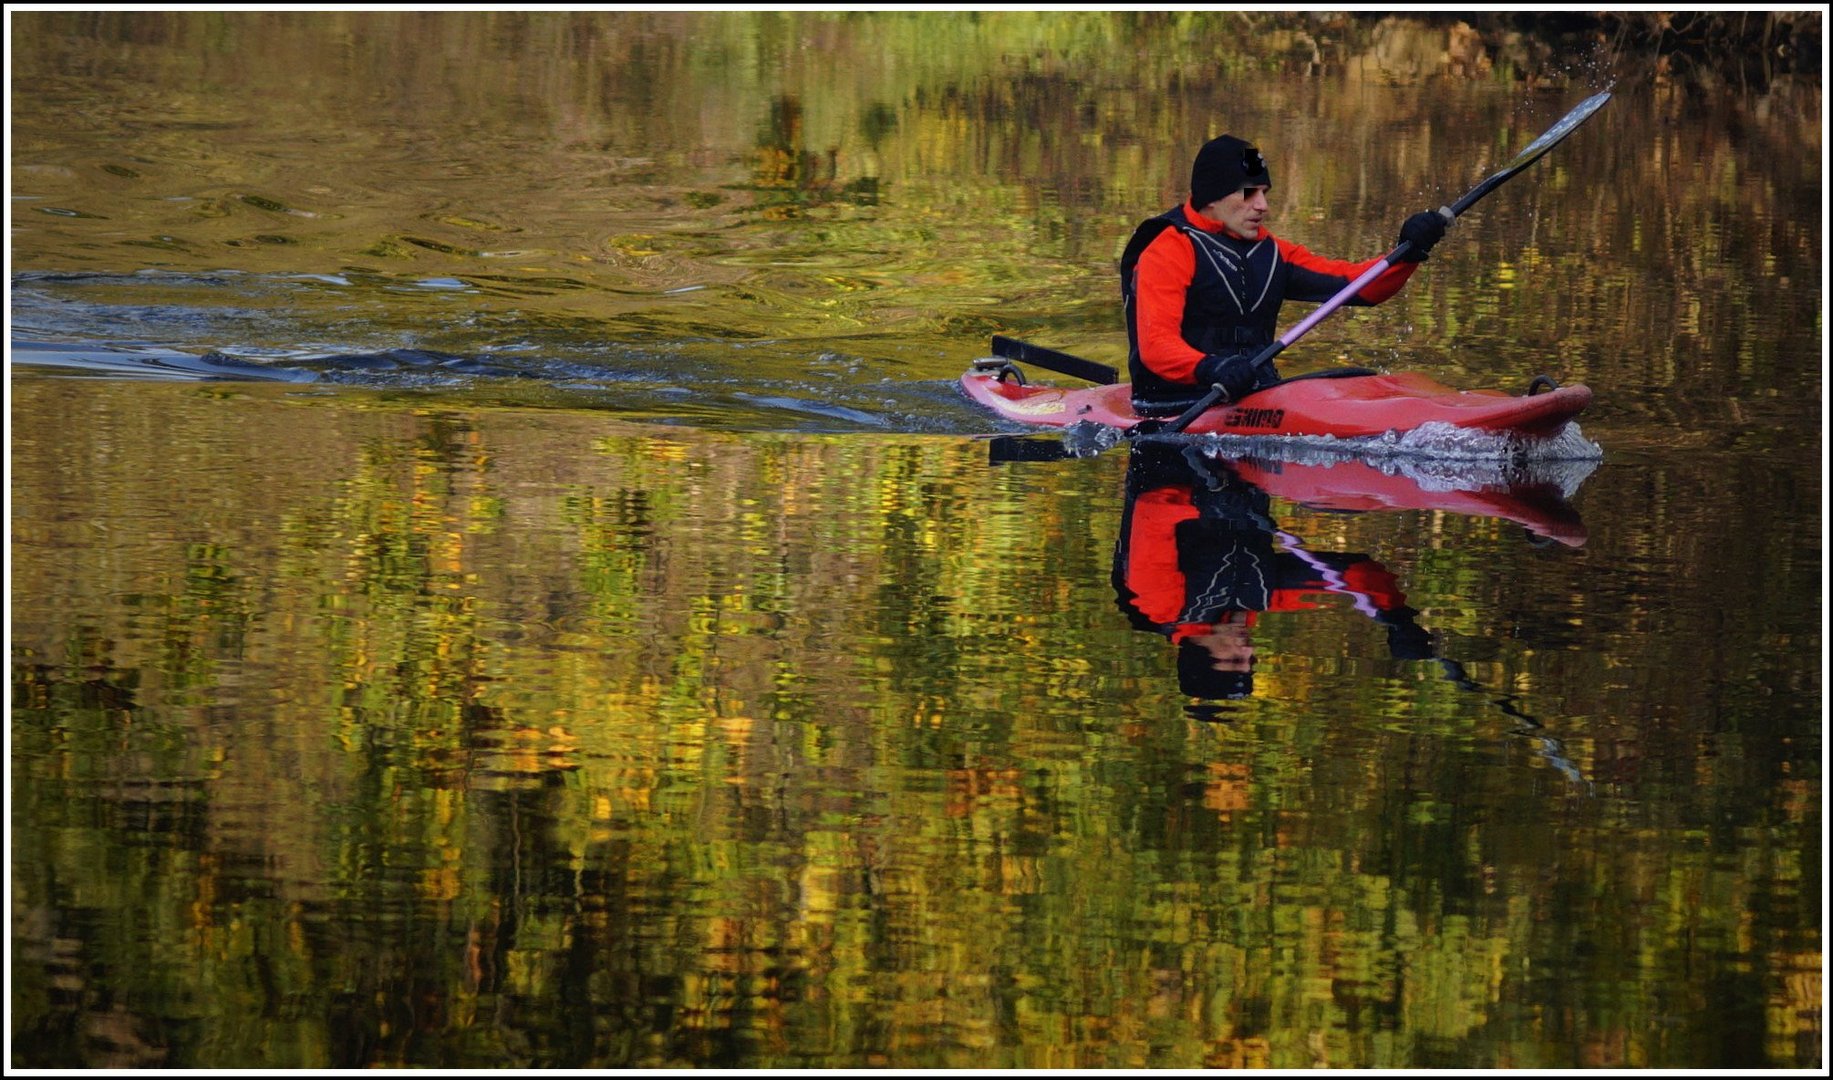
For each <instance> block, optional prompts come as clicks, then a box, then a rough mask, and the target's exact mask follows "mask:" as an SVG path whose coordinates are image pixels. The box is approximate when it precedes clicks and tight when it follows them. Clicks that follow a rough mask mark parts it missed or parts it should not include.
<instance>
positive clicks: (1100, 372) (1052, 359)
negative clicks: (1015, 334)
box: [993, 334, 1120, 386]
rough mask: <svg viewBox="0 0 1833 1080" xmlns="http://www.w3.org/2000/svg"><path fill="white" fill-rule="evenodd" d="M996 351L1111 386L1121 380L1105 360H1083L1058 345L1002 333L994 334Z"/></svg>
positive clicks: (1005, 355)
mask: <svg viewBox="0 0 1833 1080" xmlns="http://www.w3.org/2000/svg"><path fill="white" fill-rule="evenodd" d="M993 355H994V356H997V357H999V358H1000V359H1002V360H1017V361H1019V362H1020V363H1024V364H1030V365H1032V366H1033V367H1041V368H1044V369H1045V370H1047V371H1054V372H1057V373H1058V374H1061V375H1071V376H1074V377H1075V378H1078V379H1086V380H1088V381H1089V382H1092V383H1099V384H1100V385H1102V386H1112V385H1113V384H1114V383H1117V382H1119V381H1120V373H1119V372H1118V371H1116V370H1114V369H1113V368H1111V367H1108V366H1107V365H1106V364H1097V363H1095V362H1094V361H1093V360H1084V359H1082V358H1081V357H1080V356H1071V355H1069V354H1068V353H1065V352H1058V351H1056V350H1055V349H1046V348H1044V347H1043V346H1042V345H1033V344H1031V343H1030V342H1027V341H1018V340H1016V339H1014V338H1009V337H1006V336H1005V335H1003V334H994V335H993Z"/></svg>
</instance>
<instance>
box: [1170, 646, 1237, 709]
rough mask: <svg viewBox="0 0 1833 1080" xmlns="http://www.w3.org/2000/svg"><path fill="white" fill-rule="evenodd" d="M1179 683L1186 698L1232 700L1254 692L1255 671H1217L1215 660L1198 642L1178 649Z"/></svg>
mask: <svg viewBox="0 0 1833 1080" xmlns="http://www.w3.org/2000/svg"><path fill="white" fill-rule="evenodd" d="M1177 683H1178V689H1180V690H1182V691H1183V692H1184V696H1185V697H1193V698H1210V699H1212V700H1221V701H1232V700H1234V699H1236V698H1244V697H1247V696H1248V695H1250V694H1252V693H1253V692H1254V673H1253V672H1252V671H1217V670H1216V663H1215V657H1213V656H1211V655H1210V654H1209V650H1208V649H1205V648H1204V647H1203V646H1201V645H1199V644H1197V643H1196V642H1194V641H1182V642H1179V643H1178V647H1177Z"/></svg>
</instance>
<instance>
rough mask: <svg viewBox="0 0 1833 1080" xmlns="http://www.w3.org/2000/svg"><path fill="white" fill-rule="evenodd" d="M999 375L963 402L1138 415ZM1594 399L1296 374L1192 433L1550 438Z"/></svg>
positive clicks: (1390, 378) (1128, 402)
mask: <svg viewBox="0 0 1833 1080" xmlns="http://www.w3.org/2000/svg"><path fill="white" fill-rule="evenodd" d="M1001 374H1002V371H1000V370H987V369H982V368H975V369H972V370H969V371H968V372H967V373H966V374H965V375H963V376H962V377H961V387H962V390H963V391H965V392H966V393H967V395H968V397H969V398H971V399H973V400H974V401H976V402H978V403H979V404H981V405H983V406H985V407H986V408H988V409H991V410H992V411H993V412H994V413H996V414H998V415H999V416H1000V417H1002V418H1004V419H1007V420H1011V421H1015V422H1018V423H1023V424H1035V425H1039V426H1044V427H1067V426H1069V425H1071V424H1075V423H1080V422H1091V423H1096V424H1103V425H1106V426H1109V427H1118V428H1128V427H1132V426H1133V425H1134V424H1137V423H1139V421H1140V420H1141V419H1142V418H1141V417H1140V416H1139V414H1138V413H1136V412H1134V411H1133V404H1132V390H1131V388H1130V387H1129V386H1128V385H1127V384H1125V383H1115V384H1113V385H1110V386H1095V387H1078V388H1073V389H1064V388H1061V387H1053V386H1039V385H1030V384H1025V383H1022V382H1020V381H1019V380H1017V379H1011V380H1002V378H1001V377H1000V376H1001ZM1590 403H1591V390H1590V388H1589V387H1586V386H1585V385H1583V384H1581V383H1575V384H1573V385H1571V386H1562V387H1558V388H1556V389H1553V390H1549V391H1547V392H1545V393H1540V394H1524V395H1514V394H1506V393H1503V392H1502V391H1499V390H1456V389H1453V388H1451V387H1449V386H1446V385H1444V384H1443V383H1440V382H1437V381H1436V380H1434V379H1431V378H1428V377H1427V376H1425V375H1420V374H1418V373H1415V372H1401V373H1398V374H1390V375H1349V376H1343V377H1338V378H1298V379H1291V380H1288V381H1286V382H1283V383H1280V384H1279V385H1277V386H1272V387H1268V388H1267V389H1265V390H1261V391H1258V392H1256V393H1252V394H1249V395H1248V396H1246V397H1244V398H1242V399H1241V400H1240V401H1238V402H1235V403H1233V404H1231V405H1218V406H1216V407H1215V408H1212V409H1210V410H1209V411H1207V412H1205V413H1204V414H1203V415H1201V416H1199V417H1197V418H1196V420H1194V421H1193V422H1192V423H1191V424H1190V426H1189V427H1187V428H1185V429H1184V430H1185V432H1186V433H1187V434H1191V435H1334V436H1337V437H1339V438H1354V437H1359V436H1368V435H1382V434H1385V433H1387V432H1390V431H1393V432H1406V431H1411V430H1413V429H1415V428H1418V427H1421V426H1424V425H1426V424H1430V423H1442V424H1449V425H1451V426H1453V427H1461V428H1476V429H1480V430H1485V431H1497V432H1510V433H1517V434H1522V435H1534V436H1539V435H1551V434H1555V433H1557V432H1558V431H1559V430H1560V429H1561V428H1562V427H1564V426H1565V424H1566V422H1567V421H1569V420H1571V419H1572V418H1573V417H1575V416H1577V415H1578V414H1579V413H1580V412H1582V411H1584V409H1585V406H1587V405H1589V404H1590Z"/></svg>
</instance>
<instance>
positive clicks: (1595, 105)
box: [1133, 90, 1610, 434]
mask: <svg viewBox="0 0 1833 1080" xmlns="http://www.w3.org/2000/svg"><path fill="white" fill-rule="evenodd" d="M1609 100H1610V91H1608V90H1606V91H1604V92H1603V93H1601V94H1593V95H1591V96H1590V97H1588V98H1586V99H1585V100H1584V101H1581V102H1579V104H1578V107H1577V108H1576V109H1573V110H1572V111H1571V112H1569V113H1567V114H1566V115H1565V116H1564V117H1563V118H1562V119H1561V120H1560V121H1559V123H1557V124H1554V125H1553V126H1552V127H1550V128H1548V129H1547V130H1546V131H1545V132H1544V133H1542V134H1541V136H1540V138H1538V139H1535V140H1534V141H1533V142H1531V143H1529V144H1528V146H1527V149H1525V150H1523V151H1521V153H1519V154H1517V155H1515V160H1514V161H1511V162H1509V164H1508V166H1507V167H1506V168H1504V169H1503V170H1502V171H1501V172H1498V173H1496V174H1495V175H1494V176H1491V177H1490V178H1489V179H1487V180H1485V181H1483V182H1482V183H1480V184H1478V185H1477V186H1476V187H1473V188H1471V189H1470V190H1469V191H1467V192H1465V193H1464V197H1463V198H1461V199H1459V200H1458V201H1457V202H1454V203H1452V204H1451V205H1450V206H1445V207H1440V208H1439V211H1438V212H1439V214H1440V216H1442V217H1443V218H1444V219H1445V224H1446V225H1450V224H1452V223H1453V222H1455V221H1457V219H1458V215H1459V214H1462V213H1463V212H1464V211H1466V210H1468V209H1470V207H1471V206H1472V205H1473V204H1475V203H1476V201H1477V200H1478V199H1481V198H1482V197H1483V196H1485V195H1487V194H1489V193H1490V192H1492V191H1494V190H1496V189H1497V188H1499V187H1501V186H1502V184H1503V183H1504V182H1505V181H1507V180H1508V179H1509V178H1510V177H1512V176H1514V175H1516V174H1517V173H1519V172H1520V171H1521V170H1523V169H1525V168H1527V167H1528V166H1529V165H1532V164H1533V163H1534V162H1536V161H1539V160H1540V159H1541V157H1542V156H1543V155H1545V154H1546V152H1547V151H1549V150H1551V149H1553V147H1554V145H1555V144H1557V143H1558V142H1559V141H1560V140H1561V139H1563V138H1565V137H1566V136H1567V135H1570V134H1572V131H1573V129H1575V128H1577V127H1578V126H1579V125H1580V124H1582V123H1584V122H1585V121H1586V120H1588V119H1590V117H1591V114H1592V113H1594V112H1597V111H1598V110H1599V109H1601V108H1603V107H1604V103H1605V102H1606V101H1609ZM1412 250H1413V245H1412V244H1411V243H1410V242H1409V241H1406V240H1402V241H1401V242H1400V243H1399V245H1398V246H1396V247H1395V248H1394V250H1392V251H1390V252H1388V253H1387V257H1386V258H1384V259H1382V260H1380V261H1379V262H1377V263H1375V265H1373V266H1371V267H1369V268H1368V269H1367V270H1364V271H1363V272H1362V276H1361V277H1358V278H1357V279H1356V280H1354V281H1352V282H1350V283H1349V284H1348V285H1346V286H1344V287H1343V290H1342V291H1341V292H1339V293H1337V294H1336V295H1335V296H1333V297H1331V298H1330V299H1328V300H1326V301H1324V302H1323V303H1322V304H1319V305H1318V308H1317V310H1316V311H1313V312H1312V313H1311V314H1309V315H1307V316H1305V317H1304V319H1302V320H1300V321H1299V322H1298V324H1297V325H1295V326H1293V327H1292V328H1291V329H1290V330H1287V331H1286V332H1285V333H1284V334H1281V335H1280V336H1279V340H1277V341H1275V342H1273V344H1271V345H1268V346H1267V347H1266V348H1265V349H1262V350H1261V351H1260V354H1259V355H1258V356H1256V357H1254V366H1255V367H1260V366H1262V365H1265V364H1271V363H1272V362H1273V358H1274V357H1275V356H1278V355H1279V353H1280V351H1281V350H1282V349H1284V348H1285V347H1286V346H1288V345H1290V344H1292V343H1293V342H1294V341H1297V340H1298V339H1299V338H1301V337H1303V336H1305V335H1306V334H1308V333H1310V332H1311V328H1312V327H1314V326H1316V325H1317V324H1318V323H1320V322H1322V321H1324V317H1325V316H1327V315H1329V314H1330V313H1331V312H1333V311H1335V310H1336V309H1338V308H1340V307H1342V306H1343V305H1344V304H1346V303H1348V302H1349V300H1350V298H1351V297H1353V296H1355V295H1356V294H1357V293H1359V292H1361V291H1362V287H1363V286H1364V285H1367V284H1368V283H1369V282H1371V281H1373V280H1375V279H1376V278H1377V277H1380V276H1381V274H1382V272H1383V271H1385V270H1387V268H1388V267H1389V266H1391V265H1393V264H1394V263H1396V262H1399V261H1400V260H1401V259H1402V258H1404V257H1405V256H1406V255H1407V253H1409V252H1410V251H1412ZM1224 393H1225V391H1223V389H1222V387H1220V386H1212V387H1210V389H1209V393H1207V394H1204V395H1203V397H1202V399H1201V400H1199V401H1198V402H1197V403H1196V404H1195V405H1192V406H1191V407H1190V408H1188V409H1185V410H1184V411H1183V412H1182V413H1179V414H1178V416H1177V418H1176V419H1174V420H1172V421H1170V422H1169V423H1161V422H1160V421H1157V420H1142V421H1140V422H1139V423H1138V424H1137V425H1135V426H1134V428H1133V430H1134V431H1136V432H1139V433H1140V434H1148V433H1151V432H1155V431H1162V432H1167V433H1176V432H1179V431H1182V430H1184V429H1185V428H1187V427H1189V426H1190V422H1191V421H1192V420H1195V419H1196V418H1197V417H1199V416H1201V415H1203V414H1204V413H1205V412H1207V411H1208V410H1209V408H1210V406H1212V405H1214V404H1216V403H1217V402H1219V401H1221V400H1222V398H1223V396H1224ZM1147 425H1157V426H1154V427H1148V426H1147Z"/></svg>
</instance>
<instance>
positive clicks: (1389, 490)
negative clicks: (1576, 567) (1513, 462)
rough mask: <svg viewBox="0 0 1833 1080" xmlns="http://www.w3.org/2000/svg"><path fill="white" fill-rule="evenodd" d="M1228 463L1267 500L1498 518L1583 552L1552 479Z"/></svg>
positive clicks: (1346, 465) (1575, 519) (1581, 529)
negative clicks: (1426, 479) (1426, 480)
mask: <svg viewBox="0 0 1833 1080" xmlns="http://www.w3.org/2000/svg"><path fill="white" fill-rule="evenodd" d="M1228 464H1229V466H1230V467H1231V468H1233V469H1234V471H1235V472H1236V473H1237V474H1238V475H1239V476H1240V477H1241V478H1242V479H1243V480H1246V481H1247V482H1248V483H1250V484H1253V485H1254V486H1255V487H1258V488H1260V489H1261V490H1262V491H1265V492H1266V493H1267V494H1269V495H1273V496H1276V497H1278V498H1281V499H1286V500H1288V501H1290V502H1295V503H1298V504H1299V505H1301V506H1308V507H1314V508H1317V509H1322V510H1345V511H1364V510H1441V511H1445V512H1447V513H1452V514H1469V515H1471V516H1473V517H1490V518H1501V519H1503V520H1505V521H1512V522H1514V523H1516V524H1517V525H1521V526H1523V527H1524V528H1526V529H1527V530H1528V531H1530V532H1533V533H1535V534H1537V535H1539V536H1544V537H1546V538H1548V539H1550V540H1557V541H1559V542H1560V543H1562V544H1565V545H1566V546H1567V547H1583V546H1584V543H1585V539H1586V536H1587V534H1586V532H1585V523H1584V521H1583V520H1582V519H1581V518H1580V517H1579V515H1578V511H1577V510H1574V509H1573V508H1572V505H1571V504H1570V503H1569V502H1567V501H1566V495H1565V493H1564V492H1563V491H1561V489H1560V487H1559V485H1558V484H1555V483H1552V482H1551V481H1528V482H1500V481H1487V482H1485V481H1470V482H1467V483H1465V484H1458V483H1455V482H1453V483H1451V484H1447V483H1445V482H1444V481H1442V480H1440V481H1436V482H1433V483H1430V484H1422V483H1421V481H1420V480H1418V479H1415V478H1414V477H1411V476H1408V475H1405V474H1397V473H1389V472H1387V471H1384V470H1382V469H1379V468H1376V467H1375V466H1374V465H1371V464H1369V463H1368V462H1364V461H1355V460H1348V459H1345V460H1342V461H1336V462H1331V463H1329V464H1319V465H1300V464H1294V463H1292V462H1285V461H1264V460H1260V459H1256V458H1241V459H1231V460H1229V462H1228Z"/></svg>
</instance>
